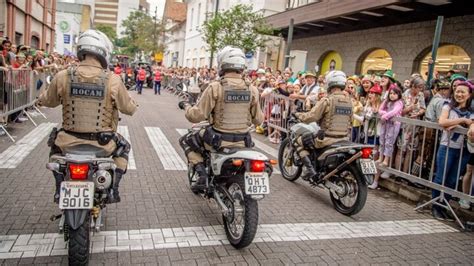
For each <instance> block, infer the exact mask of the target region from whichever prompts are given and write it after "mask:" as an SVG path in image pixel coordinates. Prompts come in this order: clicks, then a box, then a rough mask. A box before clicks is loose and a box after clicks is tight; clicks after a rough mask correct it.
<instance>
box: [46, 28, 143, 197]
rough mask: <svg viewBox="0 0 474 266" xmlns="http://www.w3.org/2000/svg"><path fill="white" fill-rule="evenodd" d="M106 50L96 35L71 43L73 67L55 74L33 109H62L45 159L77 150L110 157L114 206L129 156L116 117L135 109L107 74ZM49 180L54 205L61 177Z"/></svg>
mask: <svg viewBox="0 0 474 266" xmlns="http://www.w3.org/2000/svg"><path fill="white" fill-rule="evenodd" d="M112 48H113V46H112V43H111V42H110V40H109V39H108V38H107V36H106V35H105V34H103V33H102V32H100V31H96V30H87V31H85V32H84V33H82V34H81V35H80V36H79V40H78V43H77V49H78V52H77V56H78V58H79V60H80V63H79V65H78V66H77V67H71V68H69V69H67V70H63V71H61V72H59V73H58V74H57V75H56V77H55V78H54V79H53V80H52V81H51V84H50V85H49V88H48V90H46V91H44V92H43V93H42V94H41V95H40V96H39V99H38V102H39V104H40V105H43V106H46V107H56V106H58V105H62V112H63V122H62V128H61V129H59V130H57V129H54V130H53V132H52V134H51V135H50V138H49V141H48V144H49V145H50V146H51V153H50V156H51V155H54V154H62V153H65V151H67V150H69V149H70V148H71V147H77V146H81V145H89V146H92V147H96V148H98V149H102V150H103V151H104V155H106V156H111V155H112V157H113V160H114V162H115V165H116V166H117V167H116V169H115V173H114V179H113V184H112V188H111V189H110V191H109V197H108V203H116V202H120V195H119V190H118V189H119V184H120V181H121V179H122V176H123V174H124V173H125V172H126V170H127V163H128V152H129V150H130V144H129V143H128V142H127V140H125V139H124V138H123V137H122V136H121V135H120V134H118V133H117V132H116V131H117V125H118V120H119V114H118V111H120V112H121V113H123V114H126V115H133V114H134V113H135V111H136V110H137V107H138V105H137V104H136V103H135V101H134V100H133V99H132V98H131V97H130V95H129V94H128V92H127V89H126V88H125V86H124V84H123V82H122V80H121V78H120V76H118V75H116V74H114V73H112V72H110V71H109V70H108V69H107V66H108V62H109V59H110V55H111V51H112ZM54 178H55V181H56V192H55V194H54V201H55V202H58V200H59V189H60V186H61V182H62V181H63V180H64V175H63V174H60V173H58V172H54Z"/></svg>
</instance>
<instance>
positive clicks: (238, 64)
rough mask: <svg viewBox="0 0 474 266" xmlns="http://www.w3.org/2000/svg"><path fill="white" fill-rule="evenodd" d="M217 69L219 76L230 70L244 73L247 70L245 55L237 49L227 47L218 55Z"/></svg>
mask: <svg viewBox="0 0 474 266" xmlns="http://www.w3.org/2000/svg"><path fill="white" fill-rule="evenodd" d="M217 68H218V71H219V76H223V75H224V73H225V72H226V71H228V70H231V71H236V72H242V71H243V70H244V69H245V54H244V52H243V51H242V50H241V49H239V48H236V47H232V46H226V47H224V48H222V50H220V51H219V52H218V53H217Z"/></svg>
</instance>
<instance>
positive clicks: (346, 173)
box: [329, 163, 367, 216]
mask: <svg viewBox="0 0 474 266" xmlns="http://www.w3.org/2000/svg"><path fill="white" fill-rule="evenodd" d="M337 175H338V177H336V179H335V180H336V181H335V183H336V184H339V185H343V186H345V187H346V189H347V191H346V192H347V193H346V195H345V196H344V197H339V195H337V193H336V192H331V191H330V192H329V195H330V197H331V201H332V203H333V205H334V208H335V209H336V211H338V212H339V213H341V214H344V215H347V216H351V215H354V214H357V213H358V212H360V211H361V210H362V208H364V205H365V202H366V201H367V184H366V182H365V179H364V175H363V174H362V173H361V172H360V170H359V168H357V166H356V165H355V163H352V164H350V165H348V166H346V167H345V168H344V169H342V170H341V171H340V172H339V173H338V174H337ZM334 194H336V195H334Z"/></svg>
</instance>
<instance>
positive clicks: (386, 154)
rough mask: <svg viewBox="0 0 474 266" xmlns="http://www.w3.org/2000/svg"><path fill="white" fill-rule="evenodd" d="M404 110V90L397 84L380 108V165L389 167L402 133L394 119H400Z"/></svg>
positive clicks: (391, 88) (390, 90)
mask: <svg viewBox="0 0 474 266" xmlns="http://www.w3.org/2000/svg"><path fill="white" fill-rule="evenodd" d="M402 110H403V100H402V90H401V89H400V88H398V86H397V85H396V84H392V85H391V86H390V88H389V95H388V97H387V99H385V100H384V101H383V103H382V105H381V106H380V109H379V115H380V117H381V118H380V125H381V128H380V132H379V134H380V158H379V160H378V162H379V163H382V164H383V165H384V166H388V165H389V163H390V159H391V158H392V154H393V146H394V144H395V141H396V140H397V136H398V132H399V131H400V122H398V121H395V120H394V119H393V118H394V117H400V116H401V114H402Z"/></svg>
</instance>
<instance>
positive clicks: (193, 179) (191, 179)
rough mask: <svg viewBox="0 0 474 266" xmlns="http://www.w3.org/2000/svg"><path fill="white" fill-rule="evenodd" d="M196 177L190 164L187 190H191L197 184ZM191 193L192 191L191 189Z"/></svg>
mask: <svg viewBox="0 0 474 266" xmlns="http://www.w3.org/2000/svg"><path fill="white" fill-rule="evenodd" d="M197 179H198V176H197V173H196V171H194V166H193V165H192V164H189V165H188V181H189V188H192V187H193V186H194V184H195V183H196V182H197ZM191 191H193V190H192V189H191ZM193 193H194V194H198V193H197V192H194V191H193Z"/></svg>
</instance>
